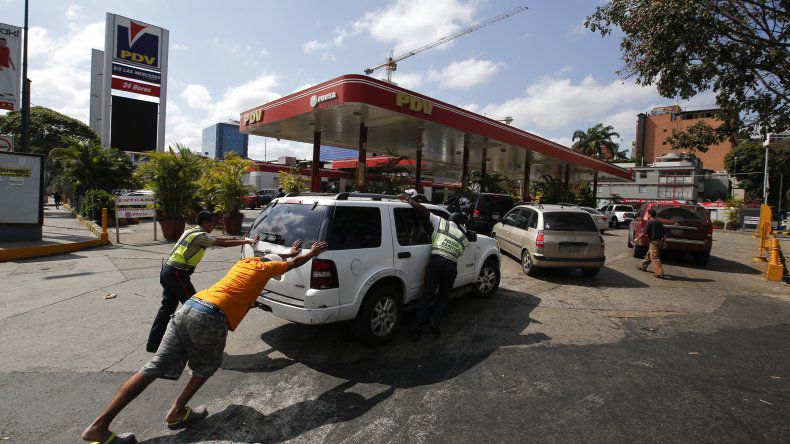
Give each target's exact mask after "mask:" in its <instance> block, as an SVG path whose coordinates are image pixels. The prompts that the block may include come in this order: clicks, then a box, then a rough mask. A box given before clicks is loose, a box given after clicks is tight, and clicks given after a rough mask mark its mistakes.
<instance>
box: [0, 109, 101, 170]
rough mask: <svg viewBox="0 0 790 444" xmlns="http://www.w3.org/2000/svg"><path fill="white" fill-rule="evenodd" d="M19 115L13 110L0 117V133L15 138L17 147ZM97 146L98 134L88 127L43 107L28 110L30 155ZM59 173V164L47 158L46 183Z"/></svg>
mask: <svg viewBox="0 0 790 444" xmlns="http://www.w3.org/2000/svg"><path fill="white" fill-rule="evenodd" d="M21 127H22V115H21V113H20V112H19V111H14V112H10V113H8V114H6V115H5V116H0V134H10V135H12V136H14V139H15V140H16V142H17V144H19V141H20V140H21V138H22V137H21ZM80 143H82V144H93V145H98V144H99V135H98V134H96V132H95V131H93V130H92V129H91V128H90V127H89V126H88V125H86V124H84V123H82V122H80V121H79V120H77V119H73V118H71V117H69V116H66V115H63V114H61V113H59V112H57V111H53V110H51V109H49V108H45V107H43V106H33V107H31V108H30V148H31V151H30V152H31V153H33V154H43V155H47V156H48V155H49V153H50V152H51V151H52V150H53V149H55V148H63V147H68V146H72V145H74V144H80ZM61 171H62V165H60V164H59V163H58V162H57V161H53V160H52V159H47V165H46V172H47V175H48V178H47V181H46V184H47V185H49V183H50V181H51V180H52V178H53V177H54V176H57V175H59V174H60V173H61Z"/></svg>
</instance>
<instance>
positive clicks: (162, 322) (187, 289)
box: [145, 265, 197, 352]
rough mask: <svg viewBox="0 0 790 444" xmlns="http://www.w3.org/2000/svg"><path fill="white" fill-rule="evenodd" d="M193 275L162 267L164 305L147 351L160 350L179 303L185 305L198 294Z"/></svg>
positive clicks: (158, 315) (147, 345)
mask: <svg viewBox="0 0 790 444" xmlns="http://www.w3.org/2000/svg"><path fill="white" fill-rule="evenodd" d="M191 274H192V272H191V271H186V270H180V269H178V268H174V267H171V266H169V265H165V266H164V267H162V271H161V272H160V273H159V283H160V284H162V305H161V306H160V307H159V310H158V311H157V312H156V317H155V318H154V324H153V325H152V326H151V332H150V333H149V334H148V344H146V346H145V349H146V350H147V351H149V352H155V351H156V349H158V348H159V344H160V343H161V342H162V337H163V336H164V335H165V330H167V323H168V322H170V317H171V316H173V313H175V312H176V309H177V308H178V303H179V302H181V303H182V304H183V303H184V302H186V301H187V299H189V298H191V297H192V296H193V295H194V294H195V293H197V292H196V291H195V287H194V286H193V285H192V281H191V280H190V278H189V276H190V275H191Z"/></svg>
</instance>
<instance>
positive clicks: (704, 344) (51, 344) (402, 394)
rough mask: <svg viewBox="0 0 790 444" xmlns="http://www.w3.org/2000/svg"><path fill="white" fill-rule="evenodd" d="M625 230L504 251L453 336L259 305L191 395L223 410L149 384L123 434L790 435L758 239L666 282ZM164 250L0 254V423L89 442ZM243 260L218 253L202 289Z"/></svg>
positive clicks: (8, 432)
mask: <svg viewBox="0 0 790 444" xmlns="http://www.w3.org/2000/svg"><path fill="white" fill-rule="evenodd" d="M248 215H249V216H253V215H254V214H253V213H252V212H248ZM247 222H248V223H249V220H247ZM625 234H626V232H625V230H616V231H613V232H611V233H608V234H607V235H606V236H605V239H606V252H607V257H608V260H607V264H606V268H605V269H604V270H603V271H602V272H601V273H600V274H599V275H598V276H596V277H595V278H585V277H582V276H581V275H580V274H578V273H573V272H564V271H559V272H549V273H545V274H543V275H541V276H538V277H537V278H530V277H527V276H525V275H524V274H523V273H522V272H521V271H520V268H519V264H518V261H517V260H516V259H515V258H512V257H507V256H505V257H504V258H503V267H502V272H503V279H502V286H501V289H500V290H499V291H498V292H497V293H496V294H495V295H494V296H493V297H491V298H489V299H474V298H471V297H467V296H461V297H459V298H457V299H454V300H453V301H452V302H451V304H450V307H449V309H448V311H447V315H446V318H445V322H444V324H443V334H442V336H441V337H440V338H438V339H437V338H434V337H432V336H431V335H426V337H425V338H424V339H423V340H422V341H420V342H419V343H417V344H414V343H412V342H411V341H410V340H409V337H408V331H407V330H408V328H407V329H404V330H403V331H401V332H400V334H399V336H398V337H397V338H396V339H395V341H394V342H392V343H391V344H388V345H386V346H383V347H376V348H369V347H365V346H362V345H360V344H358V343H357V342H356V341H355V340H354V338H353V336H352V334H351V332H350V328H349V327H348V326H347V325H344V324H337V325H329V326H318V327H315V326H313V327H310V326H302V325H297V324H292V323H289V322H286V321H283V320H280V319H277V318H275V317H273V316H272V315H271V314H269V313H265V312H262V311H258V310H256V311H252V312H251V313H250V314H249V315H248V316H247V318H245V320H244V321H243V322H242V323H241V325H240V326H239V328H238V330H237V331H236V332H234V333H231V334H230V335H229V338H228V347H227V349H226V355H225V359H224V361H223V366H222V369H221V370H220V371H219V372H218V373H217V374H216V375H215V376H214V377H213V378H212V379H211V380H210V381H209V382H208V383H207V384H206V385H205V386H204V388H203V389H202V390H201V391H200V392H199V393H198V394H197V396H196V397H195V399H194V401H195V403H203V404H205V405H207V407H208V409H209V411H210V412H211V416H209V417H208V418H207V419H206V420H205V421H203V422H202V423H201V424H199V425H196V426H195V427H193V428H191V429H188V430H184V431H180V432H173V431H169V430H168V429H167V428H166V427H165V424H164V413H165V411H166V410H167V407H168V406H169V405H170V403H171V402H172V400H173V398H174V397H175V396H176V395H177V393H178V392H179V391H180V389H181V387H182V384H183V382H184V380H185V379H186V377H182V379H181V381H180V382H172V381H156V382H155V383H154V384H153V385H152V386H151V387H149V389H148V390H147V391H146V392H145V393H143V395H141V396H140V397H139V398H138V399H137V400H135V401H134V402H133V403H132V404H131V405H130V406H129V407H128V408H127V409H126V410H125V411H124V412H122V413H121V415H120V416H119V417H118V419H117V420H116V422H115V423H114V430H116V431H118V432H127V431H131V432H134V433H135V434H136V435H137V437H138V439H140V441H141V442H151V443H160V442H161V443H170V442H281V441H289V440H290V441H293V442H316V441H323V442H373V441H382V442H524V441H541V442H543V441H556V442H560V441H561V442H576V441H585V442H604V441H606V442H611V441H634V442H735V441H738V442H756V441H759V442H788V441H790V421H788V418H790V356H788V347H787V338H788V337H790V289H789V288H788V286H787V285H785V284H776V283H771V282H766V281H765V280H764V279H763V278H762V277H761V276H760V270H759V269H758V268H756V267H757V266H756V265H754V263H753V262H752V260H751V257H752V256H753V255H754V251H753V247H754V240H753V239H752V238H751V236H749V235H747V234H742V233H725V232H719V231H717V232H716V233H715V240H716V241H715V244H714V250H713V257H712V258H711V261H710V263H709V264H708V266H706V267H699V266H696V265H694V264H693V262H692V261H691V260H690V259H689V258H682V257H676V258H672V259H670V260H669V261H668V264H667V265H666V268H665V270H666V273H667V275H668V276H669V278H668V279H666V280H659V279H655V278H654V277H653V276H652V275H651V274H649V273H642V272H639V271H637V270H636V269H635V267H634V266H635V265H636V264H637V262H638V261H637V259H634V258H632V257H631V256H630V252H631V250H629V249H628V248H626V245H625V244H626V242H625V240H626V239H625ZM169 249H170V246H169V245H167V244H164V243H150V244H138V245H126V246H108V247H102V248H96V249H91V250H85V251H81V252H78V253H73V254H68V255H61V256H54V257H50V258H43V259H39V260H27V261H19V262H11V263H3V264H0V280H2V282H3V287H4V291H3V295H2V297H0V320H1V321H2V322H0V335H2V338H3V341H0V357H2V359H0V439H4V438H8V442H11V443H13V442H34V441H43V442H78V441H79V433H80V432H81V431H82V429H83V428H84V427H85V425H87V424H88V423H89V422H90V421H91V420H92V419H93V418H94V417H95V416H96V414H97V413H98V412H99V410H100V409H101V408H102V406H103V405H104V404H105V403H106V402H107V401H108V400H109V399H110V397H111V396H112V394H113V393H114V392H115V390H116V389H117V388H118V386H119V385H120V384H121V383H122V382H123V381H124V380H125V379H126V378H128V377H129V376H130V375H132V374H133V373H134V372H135V371H137V370H138V369H139V368H140V367H141V366H142V365H143V364H144V363H145V362H146V360H147V359H148V358H149V357H150V354H148V353H146V352H145V351H144V343H145V340H146V337H147V334H148V329H149V328H150V323H151V321H152V320H153V316H154V313H155V311H156V309H157V306H158V304H159V298H160V293H161V289H160V286H159V279H158V272H159V269H160V266H161V258H162V257H163V256H164V255H165V254H166V253H167V252H168V251H169ZM238 256H239V249H238V248H228V249H212V250H210V251H208V252H207V254H206V256H205V258H204V260H203V262H202V263H201V265H200V267H199V269H198V271H197V272H196V273H195V275H194V276H193V282H194V283H195V286H196V287H197V288H205V287H206V286H208V285H210V284H212V283H213V282H215V281H216V280H218V279H219V278H220V277H221V276H222V275H224V273H225V272H226V271H227V269H228V268H229V267H230V266H231V264H232V263H233V262H234V261H235V260H236V259H237V258H238ZM108 294H115V295H117V296H116V297H114V298H111V299H105V297H106V295H108ZM412 322H413V315H410V314H407V316H406V326H407V327H408V326H410V325H411V323H412Z"/></svg>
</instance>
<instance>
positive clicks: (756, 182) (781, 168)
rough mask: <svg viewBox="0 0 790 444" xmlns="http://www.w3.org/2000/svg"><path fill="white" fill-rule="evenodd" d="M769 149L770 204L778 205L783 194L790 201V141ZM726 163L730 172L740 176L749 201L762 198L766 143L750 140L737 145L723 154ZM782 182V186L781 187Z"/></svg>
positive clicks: (784, 200) (779, 142)
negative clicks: (789, 194) (789, 196)
mask: <svg viewBox="0 0 790 444" xmlns="http://www.w3.org/2000/svg"><path fill="white" fill-rule="evenodd" d="M768 148H769V151H770V152H769V155H768V169H769V172H770V174H769V188H768V190H769V193H768V203H769V204H771V205H776V204H777V203H778V201H779V196H780V195H781V196H783V197H782V201H783V202H787V198H786V196H787V194H788V191H790V140H780V141H778V142H774V143H772V144H770V145H768ZM736 157H737V159H738V160H737V169H736V160H735V158H736ZM724 166H725V168H726V169H727V172H728V173H730V174H731V175H734V176H735V177H737V179H738V181H739V182H740V186H741V187H742V188H743V189H744V190H745V191H746V197H747V200H756V199H760V198H762V196H763V177H764V176H763V170H764V168H765V146H763V143H762V142H761V141H754V140H750V141H748V142H744V143H741V144H740V145H738V146H737V147H735V148H734V149H733V150H732V151H730V152H729V153H727V155H726V156H724ZM782 173H784V174H785V178H784V180H782V178H781V174H782ZM782 182H783V183H782ZM780 184H781V186H782V189H780V188H779V187H780ZM782 206H784V204H782Z"/></svg>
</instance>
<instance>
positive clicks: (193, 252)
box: [167, 227, 206, 270]
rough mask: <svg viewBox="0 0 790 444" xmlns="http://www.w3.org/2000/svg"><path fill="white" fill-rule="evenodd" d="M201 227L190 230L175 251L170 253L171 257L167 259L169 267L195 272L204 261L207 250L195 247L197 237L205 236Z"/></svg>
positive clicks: (183, 235)
mask: <svg viewBox="0 0 790 444" xmlns="http://www.w3.org/2000/svg"><path fill="white" fill-rule="evenodd" d="M205 233H206V232H205V231H203V229H202V228H200V227H195V228H190V229H189V230H187V231H185V232H184V234H182V235H181V237H180V238H179V239H178V242H176V246H175V247H173V251H171V252H170V257H168V258H167V265H170V266H172V267H175V268H182V269H186V270H193V269H194V268H195V267H196V266H197V264H198V262H200V260H201V259H203V255H204V254H206V248H205V247H203V246H201V245H194V244H193V241H194V240H195V238H196V237H198V236H200V235H203V234H205Z"/></svg>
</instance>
